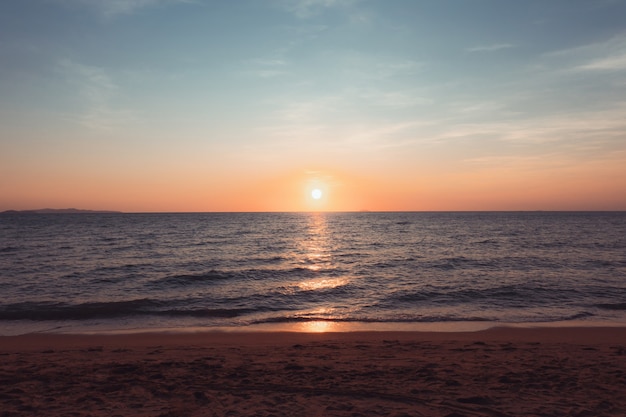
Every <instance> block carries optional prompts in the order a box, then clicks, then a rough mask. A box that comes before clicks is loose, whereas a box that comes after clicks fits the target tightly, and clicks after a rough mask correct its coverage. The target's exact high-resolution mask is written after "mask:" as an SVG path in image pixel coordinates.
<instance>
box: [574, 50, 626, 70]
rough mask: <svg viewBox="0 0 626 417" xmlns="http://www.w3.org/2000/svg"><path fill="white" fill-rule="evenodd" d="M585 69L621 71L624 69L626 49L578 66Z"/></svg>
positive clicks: (625, 68) (625, 67)
mask: <svg viewBox="0 0 626 417" xmlns="http://www.w3.org/2000/svg"><path fill="white" fill-rule="evenodd" d="M578 69H579V70H587V71H621V70H626V51H625V52H622V53H620V54H616V55H613V56H609V57H606V58H601V59H597V60H595V61H591V62H589V63H587V64H584V65H581V66H579V67H578Z"/></svg>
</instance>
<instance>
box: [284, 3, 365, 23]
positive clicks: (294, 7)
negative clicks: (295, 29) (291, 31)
mask: <svg viewBox="0 0 626 417" xmlns="http://www.w3.org/2000/svg"><path fill="white" fill-rule="evenodd" d="M358 1H359V0H280V1H279V4H280V6H281V7H282V8H283V9H285V10H287V11H288V12H289V13H293V14H294V15H295V16H297V17H299V18H301V19H306V18H310V17H313V16H315V15H317V14H319V13H321V12H322V11H323V10H325V9H329V8H345V7H348V6H351V5H353V4H354V3H357V2H358Z"/></svg>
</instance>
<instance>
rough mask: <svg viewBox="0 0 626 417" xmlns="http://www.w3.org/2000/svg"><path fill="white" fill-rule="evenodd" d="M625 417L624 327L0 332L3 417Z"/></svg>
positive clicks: (0, 385) (625, 362) (0, 380)
mask: <svg viewBox="0 0 626 417" xmlns="http://www.w3.org/2000/svg"><path fill="white" fill-rule="evenodd" d="M26 415H28V416H30V415H41V416H162V417H165V416H351V417H358V416H395V417H400V416H447V417H460V416H570V415H571V416H594V417H595V416H626V328H559V329H552V328H543V329H512V328H498V329H491V330H487V331H481V332H471V333H420V332H395V333H394V332H363V333H324V334H303V333H196V334H134V335H116V336H102V335H99V336H85V335H83V336H79V335H52V334H39V335H25V336H15V337H0V416H2V417H8V416H26Z"/></svg>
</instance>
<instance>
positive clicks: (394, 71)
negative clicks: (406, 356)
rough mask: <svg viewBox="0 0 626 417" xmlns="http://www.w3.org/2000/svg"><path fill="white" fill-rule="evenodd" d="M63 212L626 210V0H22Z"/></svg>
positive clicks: (52, 189) (19, 22) (21, 171)
mask: <svg viewBox="0 0 626 417" xmlns="http://www.w3.org/2000/svg"><path fill="white" fill-rule="evenodd" d="M316 189H317V190H319V192H321V198H319V199H315V198H313V196H312V194H311V193H312V192H313V190H316ZM44 207H52V208H69V207H76V208H82V209H93V210H120V211H129V212H178V211H183V212H204V211H318V210H322V211H325V210H330V211H358V210H372V211H386V210H392V211H396V210H397V211H413V210H415V211H422V210H424V211H431V210H433V211H438V210H446V211H447V210H626V0H550V1H545V0H524V1H516V0H511V1H509V0H384V1H383V0H371V1H368V0H237V1H217V0H215V1H209V0H106V1H99V0H19V1H18V0H9V1H2V2H0V211H2V210H9V209H17V210H22V209H38V208H44Z"/></svg>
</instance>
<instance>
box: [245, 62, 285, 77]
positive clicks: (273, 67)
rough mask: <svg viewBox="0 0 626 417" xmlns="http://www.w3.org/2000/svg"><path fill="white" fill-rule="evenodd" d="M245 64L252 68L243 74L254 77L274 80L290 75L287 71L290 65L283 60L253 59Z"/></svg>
mask: <svg viewBox="0 0 626 417" xmlns="http://www.w3.org/2000/svg"><path fill="white" fill-rule="evenodd" d="M245 64H246V65H247V66H248V67H250V69H248V70H245V71H243V74H244V75H249V76H252V77H257V78H274V77H280V76H283V75H287V74H289V72H288V71H287V70H286V69H285V68H286V67H287V65H288V63H287V61H285V60H283V59H277V58H270V59H264V58H261V59H252V60H249V61H247V62H245Z"/></svg>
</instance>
